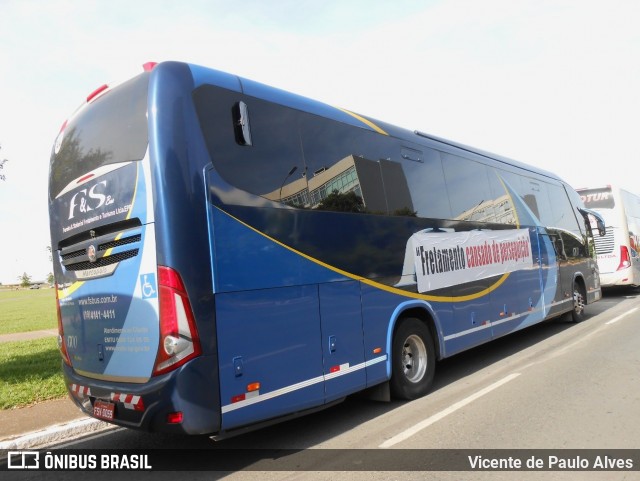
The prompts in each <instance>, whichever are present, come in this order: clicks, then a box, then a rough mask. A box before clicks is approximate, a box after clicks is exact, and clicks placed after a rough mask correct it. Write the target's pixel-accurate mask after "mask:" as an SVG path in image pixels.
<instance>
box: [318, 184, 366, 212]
mask: <svg viewBox="0 0 640 481" xmlns="http://www.w3.org/2000/svg"><path fill="white" fill-rule="evenodd" d="M318 210H333V211H336V212H361V213H362V212H364V202H363V201H362V199H361V198H360V197H358V196H357V195H356V194H355V192H353V191H351V192H347V193H346V194H342V193H340V192H338V191H337V190H334V191H333V192H332V193H331V194H329V195H328V196H327V197H326V198H325V199H324V200H323V201H322V202H320V205H318Z"/></svg>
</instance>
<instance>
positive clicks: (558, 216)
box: [49, 62, 603, 437]
mask: <svg viewBox="0 0 640 481" xmlns="http://www.w3.org/2000/svg"><path fill="white" fill-rule="evenodd" d="M49 209H50V221H51V238H52V247H53V249H52V250H53V254H54V255H53V257H54V259H53V263H54V271H55V279H56V284H57V290H56V292H57V304H58V320H59V333H60V336H59V347H60V351H61V354H62V358H63V361H64V362H63V370H64V377H65V382H66V384H67V387H68V390H69V394H70V396H71V398H72V399H73V400H74V402H75V403H76V404H77V405H78V406H79V407H80V408H81V409H82V410H84V411H85V412H86V413H87V414H89V415H90V416H94V417H97V418H100V419H105V420H107V421H110V422H113V423H115V424H118V425H121V426H126V427H130V428H138V429H144V430H150V431H166V432H180V433H190V434H203V433H210V434H213V435H214V436H218V437H223V436H227V435H230V434H233V433H236V432H241V431H244V430H246V429H248V428H249V427H257V426H261V425H264V424H266V423H271V422H275V421H279V420H282V419H285V418H288V417H291V416H296V415H300V414H302V413H305V412H310V411H312V410H315V409H320V408H323V407H326V406H329V405H331V404H333V403H335V402H338V401H340V400H342V399H344V398H345V396H347V395H349V394H351V393H355V392H358V391H362V390H365V389H370V388H371V391H375V395H376V396H377V397H388V396H395V397H399V398H404V399H413V398H416V397H419V396H422V395H424V394H426V393H427V391H428V390H429V388H430V384H431V382H432V379H433V376H434V370H435V365H436V362H437V361H438V360H439V359H442V358H445V357H448V356H452V355H454V354H456V353H459V352H461V351H464V350H466V349H469V348H472V347H474V346H477V345H479V344H482V343H484V342H487V341H490V340H491V339H495V338H497V337H500V336H503V335H505V334H508V333H511V332H514V331H517V330H519V329H523V328H525V327H528V326H531V325H533V324H535V323H538V322H541V321H543V320H545V319H549V318H552V317H557V316H560V315H563V314H567V315H568V316H569V318H571V319H573V320H575V321H579V320H580V319H581V318H582V317H583V310H584V306H585V304H588V303H591V302H593V301H596V300H598V299H599V298H600V295H601V290H600V285H599V278H598V273H597V266H596V263H595V260H594V255H593V244H592V243H593V240H592V234H591V228H590V223H589V222H587V221H586V220H587V218H588V217H589V214H588V211H587V210H585V209H584V207H583V204H582V203H581V201H580V198H579V196H578V195H577V194H576V193H575V191H574V190H572V189H571V188H570V187H569V186H568V185H567V184H566V183H564V182H563V181H562V180H560V179H559V178H557V177H556V176H555V175H553V174H551V173H548V172H543V171H540V170H538V169H535V168H533V167H531V166H528V165H524V164H521V163H517V162H514V161H511V160H508V159H505V158H502V157H498V156H495V155H493V154H490V153H487V152H483V151H480V150H477V149H473V148H470V147H467V146H463V145H459V144H456V143H453V142H450V141H446V140H443V139H439V138H434V137H432V136H430V135H427V134H424V133H421V132H418V131H416V132H410V131H406V130H404V129H400V128H397V127H394V126H392V125H388V124H386V123H383V122H378V121H374V120H372V119H369V118H366V117H364V116H361V115H357V114H354V113H352V112H349V111H346V110H343V109H338V108H334V107H331V106H328V105H325V104H322V103H319V102H316V101H312V100H309V99H307V98H302V97H300V96H297V95H293V94H290V93H287V92H284V91H281V90H277V89H274V88H271V87H268V86H265V85H262V84H259V83H256V82H253V81H250V80H246V79H243V78H239V77H237V76H233V75H229V74H226V73H222V72H219V71H216V70H211V69H207V68H203V67H199V66H195V65H190V64H185V63H177V62H163V63H160V64H157V65H155V64H147V65H145V70H144V72H143V73H141V74H140V75H138V76H137V77H135V78H133V79H131V80H128V81H126V82H124V83H122V84H119V85H117V86H114V87H112V88H110V87H107V86H103V87H101V88H100V89H98V90H97V91H96V92H94V93H93V94H91V95H90V96H89V97H88V98H87V101H86V102H84V103H83V105H82V106H81V107H80V108H79V109H78V110H77V111H76V112H75V113H74V114H73V116H72V117H71V118H70V119H69V120H68V121H67V122H65V124H64V125H63V127H62V129H61V131H60V133H59V135H58V137H57V138H56V141H55V144H54V147H53V151H52V155H51V163H50V183H49ZM599 228H603V226H602V225H599Z"/></svg>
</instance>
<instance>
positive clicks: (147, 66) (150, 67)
mask: <svg viewBox="0 0 640 481" xmlns="http://www.w3.org/2000/svg"><path fill="white" fill-rule="evenodd" d="M156 65H158V62H147V63H144V64H142V68H143V69H144V71H145V72H151V71H152V70H153V67H155V66H156Z"/></svg>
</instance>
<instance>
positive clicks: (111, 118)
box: [49, 73, 149, 199]
mask: <svg viewBox="0 0 640 481" xmlns="http://www.w3.org/2000/svg"><path fill="white" fill-rule="evenodd" d="M148 85H149V74H148V73H143V74H141V75H139V76H137V77H135V78H133V79H131V80H129V81H127V82H125V83H123V84H121V85H119V86H118V87H115V88H114V89H113V90H111V91H108V92H107V93H105V94H104V95H102V96H101V97H98V98H97V99H95V100H94V101H92V102H91V104H90V105H87V106H86V107H85V108H84V109H82V110H81V111H80V112H79V113H78V115H76V116H75V117H73V119H71V120H70V121H69V123H68V125H67V126H66V128H65V130H64V132H62V133H61V134H60V135H61V136H62V141H61V142H60V139H58V140H57V142H56V143H59V148H54V151H53V152H52V154H51V168H50V173H51V183H50V190H49V195H50V197H51V199H54V198H55V197H56V196H57V195H58V194H59V193H60V192H61V191H62V190H63V189H64V188H65V187H66V186H67V185H68V184H69V182H71V181H73V180H75V179H77V178H78V177H80V176H81V175H82V174H85V173H87V172H91V171H92V170H94V169H96V168H98V167H100V166H102V165H106V164H115V163H119V162H127V161H132V160H141V159H142V158H143V157H144V155H145V152H146V150H147V143H148V134H147V115H146V114H147V90H148Z"/></svg>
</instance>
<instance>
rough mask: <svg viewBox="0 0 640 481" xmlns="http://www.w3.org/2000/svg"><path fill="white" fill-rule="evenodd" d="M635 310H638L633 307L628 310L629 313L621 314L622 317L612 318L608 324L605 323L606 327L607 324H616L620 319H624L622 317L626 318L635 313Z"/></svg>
mask: <svg viewBox="0 0 640 481" xmlns="http://www.w3.org/2000/svg"><path fill="white" fill-rule="evenodd" d="M637 310H638V308H637V307H634V308H633V309H631V310H630V311H629V312H627V313H626V314H622V315H620V316H618V317H614V318H613V319H611V320H610V321H609V322H605V324H606V325H609V324H613V323H616V322H618V321H619V320H620V319H622V318H624V317H627V316H628V315H629V314H632V313H634V312H636V311H637Z"/></svg>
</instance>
